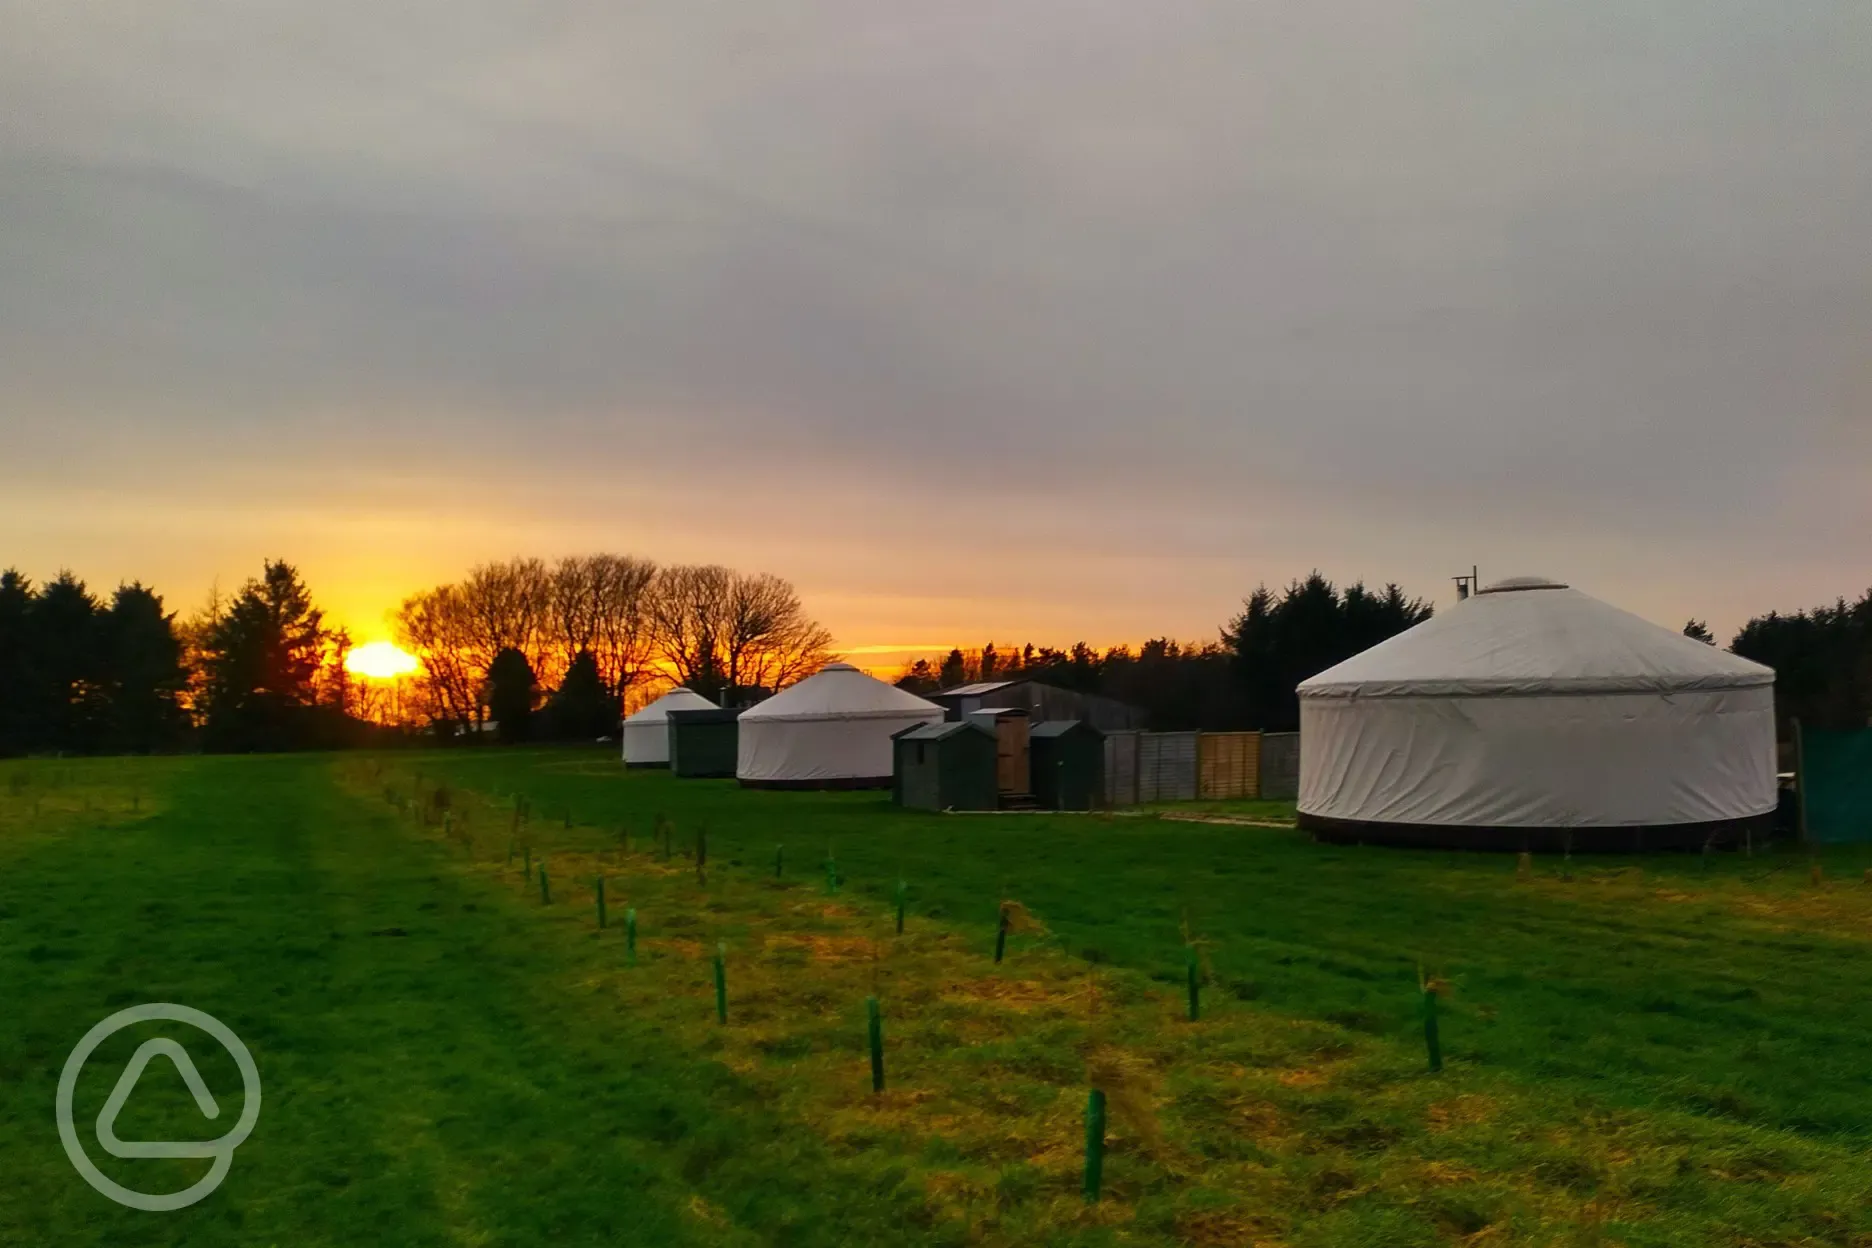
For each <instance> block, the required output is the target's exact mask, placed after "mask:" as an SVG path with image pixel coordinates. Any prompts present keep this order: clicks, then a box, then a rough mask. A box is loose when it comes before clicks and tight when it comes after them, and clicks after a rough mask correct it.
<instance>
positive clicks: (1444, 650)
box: [1299, 577, 1776, 852]
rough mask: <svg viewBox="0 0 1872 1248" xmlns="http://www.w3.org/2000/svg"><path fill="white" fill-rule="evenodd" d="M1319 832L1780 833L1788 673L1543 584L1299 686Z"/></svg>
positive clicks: (1503, 843) (1593, 837) (1591, 844)
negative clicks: (1779, 757) (1782, 711)
mask: <svg viewBox="0 0 1872 1248" xmlns="http://www.w3.org/2000/svg"><path fill="white" fill-rule="evenodd" d="M1299 694H1300V823H1301V826H1302V827H1304V828H1308V829H1310V830H1312V831H1313V832H1314V833H1315V834H1316V835H1318V836H1320V837H1321V838H1322V839H1328V840H1335V841H1363V842H1371V843H1392V844H1414V845H1441V846H1452V847H1458V848H1475V849H1507V850H1524V849H1531V850H1558V849H1564V848H1571V849H1573V850H1576V851H1579V852H1596V851H1609V850H1644V849H1663V848H1671V847H1685V848H1688V847H1700V846H1702V845H1704V844H1706V843H1709V842H1710V841H1711V840H1712V839H1713V840H1715V841H1717V842H1718V843H1721V842H1724V841H1728V840H1730V839H1738V840H1739V839H1740V837H1741V836H1742V835H1743V833H1745V832H1750V831H1753V832H1755V833H1756V834H1757V835H1765V833H1766V831H1767V830H1768V827H1769V826H1770V824H1771V822H1772V817H1773V813H1774V809H1775V801H1776V792H1775V715H1774V672H1773V670H1772V669H1770V668H1767V667H1763V666H1762V665H1760V664H1758V663H1752V662H1750V661H1748V660H1747V659H1743V658H1738V657H1737V656H1735V655H1733V654H1730V653H1728V652H1726V651H1723V650H1719V649H1717V648H1716V647H1714V646H1709V645H1705V644H1703V643H1702V642H1700V641H1697V640H1695V639H1693V638H1689V637H1685V636H1684V635H1683V634H1681V633H1678V632H1673V631H1672V630H1670V629H1668V628H1661V627H1659V626H1658V625H1656V624H1652V623H1651V622H1649V621H1648V620H1643V619H1640V618H1639V617H1637V616H1635V615H1632V614H1629V613H1628V612H1625V611H1621V610H1619V609H1618V608H1616V607H1613V606H1609V605H1607V604H1606V603H1603V602H1600V601H1599V600H1598V599H1596V598H1592V597H1589V596H1588V595H1586V594H1583V593H1581V592H1579V591H1578V590H1575V589H1571V588H1569V587H1567V586H1565V585H1562V584H1559V583H1556V582H1554V581H1550V580H1547V579H1545V578H1543V577H1520V578H1516V579H1514V580H1509V581H1503V582H1501V583H1500V584H1498V585H1492V586H1490V587H1488V588H1487V589H1484V590H1482V591H1480V592H1479V593H1476V594H1474V595H1473V596H1471V597H1470V598H1469V599H1468V600H1467V601H1465V602H1461V603H1458V604H1457V605H1456V607H1455V608H1454V609H1452V610H1449V611H1443V612H1439V613H1437V614H1436V615H1435V616H1433V617H1431V618H1430V619H1428V620H1426V621H1424V622H1423V623H1422V624H1419V625H1417V626H1416V627H1415V628H1412V629H1409V630H1407V631H1405V632H1403V633H1400V634H1398V635H1397V636H1395V637H1393V638H1391V639H1390V640H1388V641H1385V642H1383V643H1382V644H1380V645H1377V646H1373V647H1372V648H1371V649H1369V650H1367V651H1365V652H1364V653H1363V654H1359V655H1356V656H1355V657H1353V658H1351V659H1348V660H1347V661H1346V662H1344V663H1341V664H1339V665H1338V666H1337V667H1333V668H1329V669H1328V670H1326V671H1324V672H1321V673H1320V674H1319V675H1318V676H1315V677H1313V678H1312V679H1311V680H1308V681H1305V682H1303V683H1302V684H1301V685H1300V687H1299Z"/></svg>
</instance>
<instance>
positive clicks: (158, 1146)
mask: <svg viewBox="0 0 1872 1248" xmlns="http://www.w3.org/2000/svg"><path fill="white" fill-rule="evenodd" d="M158 1056H161V1057H166V1058H168V1059H169V1061H170V1062H171V1063H173V1064H174V1066H175V1068H176V1073H178V1074H180V1075H181V1076H182V1082H183V1083H184V1084H186V1085H187V1086H188V1090H189V1092H190V1093H191V1094H192V1095H193V1096H194V1097H195V1104H196V1105H197V1106H198V1107H199V1108H200V1109H201V1112H202V1115H203V1116H204V1117H206V1118H209V1119H214V1118H219V1117H220V1116H221V1107H220V1106H219V1105H217V1104H216V1103H215V1099H214V1094H213V1093H211V1092H210V1091H209V1090H208V1085H207V1084H206V1083H204V1082H203V1081H202V1077H201V1072H200V1071H199V1070H196V1069H195V1061H194V1059H193V1058H191V1057H189V1055H188V1050H187V1049H185V1048H183V1047H182V1046H181V1045H179V1044H177V1043H176V1042H175V1041H174V1040H149V1041H145V1042H144V1043H143V1045H142V1046H141V1047H139V1048H138V1049H137V1051H136V1053H135V1055H133V1056H132V1057H131V1058H130V1064H129V1065H128V1066H125V1067H124V1072H123V1074H121V1075H119V1076H118V1077H117V1086H116V1087H115V1088H112V1089H111V1094H110V1097H109V1099H107V1100H106V1101H105V1102H104V1108H103V1110H101V1111H100V1112H99V1113H98V1120H97V1135H98V1143H99V1144H101V1145H102V1146H103V1148H104V1151H105V1152H107V1153H109V1154H110V1155H111V1156H113V1157H213V1156H215V1154H216V1148H217V1146H218V1145H219V1144H220V1141H219V1140H208V1141H198V1142H173V1143H172V1142H162V1141H151V1142H144V1141H137V1140H132V1141H128V1142H126V1141H124V1140H120V1139H118V1138H117V1115H118V1114H120V1113H122V1112H123V1107H124V1105H125V1104H126V1103H127V1102H128V1101H129V1100H130V1094H131V1093H132V1092H134V1091H135V1090H136V1085H137V1081H138V1080H139V1079H141V1078H142V1077H143V1071H144V1069H145V1068H146V1067H148V1066H149V1064H150V1062H151V1061H152V1060H154V1059H155V1058H156V1057H158Z"/></svg>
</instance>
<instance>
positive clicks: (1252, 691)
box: [0, 556, 1872, 755]
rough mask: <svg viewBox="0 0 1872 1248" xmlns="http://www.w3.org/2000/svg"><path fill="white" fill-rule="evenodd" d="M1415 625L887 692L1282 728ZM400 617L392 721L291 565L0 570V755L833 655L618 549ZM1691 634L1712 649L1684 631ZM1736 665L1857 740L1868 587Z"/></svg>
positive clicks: (1337, 607)
mask: <svg viewBox="0 0 1872 1248" xmlns="http://www.w3.org/2000/svg"><path fill="white" fill-rule="evenodd" d="M425 613H426V614H425ZM1429 615H1430V606H1429V605H1428V604H1427V603H1426V602H1424V601H1423V600H1422V599H1417V598H1411V597H1408V596H1407V595H1406V594H1405V593H1404V591H1403V590H1401V589H1399V588H1398V587H1397V586H1396V585H1387V586H1385V588H1384V589H1383V590H1382V591H1372V590H1368V589H1366V588H1365V587H1364V586H1363V585H1359V584H1354V585H1351V586H1349V587H1347V588H1345V589H1343V590H1342V589H1339V588H1337V587H1335V586H1334V585H1333V584H1332V583H1331V582H1329V581H1327V580H1326V579H1325V578H1324V577H1323V576H1321V575H1320V574H1318V573H1314V574H1313V575H1311V576H1309V577H1307V578H1306V579H1305V580H1303V581H1296V582H1294V583H1293V584H1291V585H1289V586H1288V587H1287V588H1286V589H1285V590H1283V591H1280V592H1278V593H1276V592H1274V591H1272V590H1269V589H1267V588H1266V587H1265V586H1263V587H1262V588H1259V589H1257V590H1255V592H1254V593H1252V594H1251V595H1249V596H1248V598H1247V599H1246V600H1245V601H1244V602H1243V604H1242V608H1241V610H1240V611H1239V612H1238V613H1237V614H1236V615H1235V616H1234V617H1233V618H1231V619H1230V620H1228V621H1227V622H1226V623H1225V624H1224V625H1223V627H1222V628H1221V629H1220V631H1219V633H1218V636H1217V638H1216V639H1215V640H1213V641H1204V642H1180V641H1176V640H1172V639H1170V638H1157V639H1155V640H1153V641H1148V642H1146V643H1144V644H1143V645H1142V646H1140V647H1138V648H1136V649H1135V650H1134V649H1132V648H1131V647H1129V646H1115V647H1112V648H1110V649H1108V650H1103V651H1101V650H1097V649H1095V648H1093V647H1091V646H1088V645H1086V644H1085V643H1083V642H1081V643H1079V644H1076V645H1073V646H1069V647H1066V648H1065V649H1054V648H1051V647H1045V646H1033V645H1025V646H1021V647H1020V648H1018V649H1011V650H1001V649H998V648H997V647H995V646H994V645H992V644H991V645H987V646H984V647H982V648H981V649H979V650H974V649H969V650H965V649H962V648H960V647H958V648H956V649H954V650H951V651H950V652H949V653H948V654H947V655H945V656H941V657H933V658H928V659H919V660H917V661H916V662H914V663H912V664H910V665H908V666H907V667H906V668H905V670H904V672H903V675H902V676H901V678H900V681H899V683H900V684H902V685H903V686H904V687H906V688H909V689H912V690H915V691H917V692H926V693H927V692H934V691H935V690H937V689H941V688H948V687H953V686H955V685H960V684H965V683H968V682H972V681H979V680H1002V679H1012V678H1017V677H1031V678H1035V679H1039V680H1042V681H1045V682H1047V683H1049V684H1054V685H1059V686H1061V687H1064V688H1067V689H1074V690H1078V691H1081V692H1085V693H1093V694H1101V695H1104V696H1106V697H1111V698H1117V699H1119V700H1120V701H1124V702H1128V703H1131V704H1132V705H1135V706H1139V707H1142V708H1144V709H1145V710H1146V711H1148V712H1149V713H1150V715H1151V721H1152V724H1153V726H1154V727H1158V728H1164V729H1177V728H1197V729H1208V730H1226V729H1238V728H1259V729H1263V730H1266V731H1289V730H1292V729H1293V728H1295V727H1297V726H1298V723H1299V706H1298V699H1297V698H1296V697H1295V695H1294V686H1295V685H1297V684H1299V683H1300V682H1301V681H1303V680H1305V679H1306V678H1307V677H1309V676H1312V675H1314V674H1316V673H1318V672H1320V671H1323V670H1324V669H1326V668H1328V667H1330V666H1332V665H1333V664H1335V663H1338V662H1340V661H1341V660H1343V659H1346V658H1349V657H1351V656H1352V655H1354V654H1357V653H1359V652H1360V651H1362V650H1365V649H1367V648H1368V647H1370V646H1373V645H1376V644H1378V643H1379V642H1381V641H1383V640H1385V639H1386V638H1387V637H1391V636H1394V635H1395V634H1397V633H1400V632H1402V631H1404V630H1405V629H1407V628H1410V627H1411V626H1412V625H1414V624H1416V623H1418V622H1420V621H1422V620H1424V619H1427V618H1428V617H1429ZM401 620H402V622H403V624H404V629H403V630H402V635H403V638H404V640H405V642H406V644H408V645H409V646H410V648H411V649H412V650H414V651H415V652H416V654H417V657H418V658H419V659H421V661H422V662H423V665H424V667H423V671H422V672H421V673H419V674H418V675H417V676H416V677H414V678H413V679H412V682H411V683H412V685H413V687H414V692H415V695H416V696H415V698H414V699H413V704H412V706H411V707H409V708H405V710H404V711H402V712H401V713H387V712H386V708H385V705H384V703H383V702H382V701H381V699H382V697H383V694H384V689H383V687H382V686H367V685H364V684H363V683H362V682H359V681H357V680H356V679H355V678H353V677H351V676H349V675H348V674H347V672H346V670H345V658H346V655H347V654H348V653H349V651H350V647H351V642H350V638H349V637H348V636H347V635H346V634H345V633H344V631H343V630H341V629H340V630H334V629H331V628H328V627H327V626H326V623H325V618H324V614H323V612H322V611H320V609H319V608H318V606H317V605H316V603H315V602H314V600H313V597H312V594H311V592H310V590H309V589H308V588H307V586H306V585H305V583H304V581H303V580H302V579H301V578H300V576H299V573H298V571H297V570H296V569H295V568H294V567H293V566H292V565H291V564H289V563H286V562H285V561H283V560H272V561H268V562H267V563H266V564H265V565H264V568H263V571H262V574H261V575H260V576H259V577H257V578H255V579H253V580H251V581H248V582H247V583H246V584H245V585H243V586H242V587H241V589H240V590H239V592H237V593H236V594H234V595H233V596H232V597H231V598H223V597H222V596H221V595H220V594H218V593H216V594H211V595H210V596H209V599H208V602H207V603H206V604H205V605H204V606H203V607H202V608H201V610H200V611H198V612H197V613H195V614H194V615H193V616H191V617H189V618H187V619H179V618H178V616H177V614H176V613H175V612H173V611H170V610H168V609H167V608H166V607H165V605H164V602H163V599H162V597H161V596H160V595H159V594H157V593H156V592H155V591H154V590H151V589H149V588H147V587H145V586H143V585H141V584H138V583H132V584H128V585H122V586H119V587H118V588H117V589H116V591H115V592H113V593H112V594H110V595H109V596H108V597H103V596H101V595H99V594H95V593H93V592H92V591H91V590H90V589H89V588H87V587H86V585H85V583H84V582H83V581H81V580H79V579H78V578H77V577H76V576H74V575H73V574H71V573H69V572H62V573H60V574H59V575H58V576H57V577H56V578H54V579H53V580H51V581H48V582H47V583H45V584H44V585H42V586H35V585H34V584H33V583H32V582H31V581H30V580H28V579H27V578H26V577H24V576H22V575H21V574H20V573H18V572H17V571H7V572H4V573H0V755H17V754H28V753H55V752H56V753H67V754H84V753H150V752H160V751H172V750H182V749H207V750H217V751H254V750H291V749H307V748H336V747H343V746H351V745H360V744H365V743H371V742H381V741H384V740H387V739H390V736H394V735H396V733H395V732H394V731H393V730H392V729H391V728H386V727H385V726H384V724H385V722H390V723H392V724H393V725H394V728H395V729H397V730H401V732H402V733H403V734H404V735H407V734H408V733H409V732H411V731H413V730H416V729H433V730H435V731H436V732H437V733H438V734H439V735H442V736H444V737H448V736H455V735H459V734H461V733H462V732H463V730H464V729H470V728H472V727H474V726H475V725H483V726H485V725H488V724H492V725H494V726H495V735H496V736H497V738H498V739H500V740H504V741H559V740H563V741H590V740H592V739H594V738H596V737H601V736H607V735H610V734H611V733H613V732H614V731H615V730H616V726H617V721H618V717H619V715H620V713H621V710H622V707H623V702H624V698H625V696H626V695H627V694H630V693H632V691H633V690H635V691H637V692H639V693H642V691H643V690H646V689H650V688H652V687H654V686H656V685H657V684H658V683H659V681H661V682H665V683H666V682H667V680H668V679H669V676H670V674H671V673H676V674H677V675H678V676H680V677H686V678H688V679H689V680H690V682H691V683H693V684H696V685H701V686H704V687H711V688H724V687H730V686H733V685H738V684H746V685H747V687H748V688H750V689H752V688H757V687H763V688H774V687H779V686H781V685H784V684H786V683H789V682H790V681H792V680H796V679H798V678H799V677H801V676H803V675H807V674H810V672H811V671H813V670H815V669H816V668H817V666H818V665H820V664H821V663H823V662H824V661H826V660H827V659H828V658H829V657H831V651H830V641H831V639H830V636H829V635H828V634H826V632H825V630H823V629H822V628H820V627H819V626H818V625H817V624H816V623H814V622H813V621H812V620H811V619H810V618H809V617H807V616H806V615H805V613H804V611H803V609H802V608H801V607H800V604H799V601H798V598H797V596H796V595H794V593H793V591H792V587H791V586H790V585H787V584H786V583H785V582H784V581H781V580H779V579H778V578H774V577H767V576H744V575H742V574H740V573H735V572H731V571H728V570H726V569H721V568H714V567H707V568H671V569H659V568H656V567H655V566H654V565H650V564H648V563H647V562H646V561H641V560H634V559H629V558H625V557H615V556H594V557H591V558H588V559H570V560H562V561H560V563H558V564H557V565H551V566H548V565H545V564H542V563H539V562H538V561H514V562H513V563H510V564H505V565H487V566H485V567H483V568H477V569H475V571H474V572H473V574H471V576H470V578H469V579H468V580H467V581H465V582H463V583H462V585H461V586H444V587H442V588H441V589H438V590H434V591H429V592H428V593H426V594H423V595H418V596H417V597H416V598H413V599H411V600H410V602H409V603H406V604H405V605H404V609H403V613H402V616H401ZM412 620H414V624H412ZM425 629H427V630H429V631H430V633H432V634H433V635H424V630H425ZM1683 631H1684V633H1685V634H1686V635H1687V636H1691V637H1695V638H1698V639H1699V640H1702V641H1704V642H1707V643H1709V644H1711V645H1714V644H1715V638H1714V636H1713V635H1712V634H1711V633H1710V630H1709V628H1708V627H1707V625H1705V624H1704V623H1703V622H1702V621H1700V620H1694V619H1693V620H1691V621H1690V622H1689V623H1688V624H1686V625H1685V626H1684V630H1683ZM424 643H428V644H424ZM1730 649H1731V650H1733V651H1734V652H1735V653H1737V654H1740V655H1742V656H1744V657H1746V658H1751V659H1754V660H1756V661H1757V662H1761V663H1766V664H1768V665H1769V666H1771V667H1773V668H1774V669H1775V671H1776V674H1777V679H1776V685H1775V696H1776V702H1777V708H1778V713H1779V716H1780V719H1781V725H1782V730H1783V735H1784V737H1785V736H1786V734H1787V731H1788V727H1789V725H1790V723H1791V721H1792V720H1793V719H1795V718H1799V719H1800V720H1801V721H1802V722H1803V723H1805V724H1807V725H1810V726H1812V727H1816V728H1860V727H1866V726H1868V724H1872V590H1868V591H1867V592H1866V594H1865V595H1864V596H1863V597H1862V598H1860V599H1859V600H1858V601H1857V602H1852V603H1848V602H1847V601H1846V600H1844V599H1841V600H1839V601H1837V602H1836V603H1834V604H1833V605H1831V606H1823V607H1818V608H1814V609H1812V610H1806V611H1797V612H1794V613H1793V614H1787V615H1784V614H1781V613H1778V612H1770V613H1768V614H1767V615H1764V616H1759V617H1757V618H1755V619H1752V620H1750V621H1749V622H1748V623H1747V624H1746V625H1745V626H1743V628H1742V629H1741V631H1740V632H1739V633H1737V635H1736V637H1735V640H1734V641H1733V643H1732V644H1731V646H1730ZM711 680H712V681H713V686H711V685H710V681H711ZM457 686H459V688H457ZM386 734H390V736H386Z"/></svg>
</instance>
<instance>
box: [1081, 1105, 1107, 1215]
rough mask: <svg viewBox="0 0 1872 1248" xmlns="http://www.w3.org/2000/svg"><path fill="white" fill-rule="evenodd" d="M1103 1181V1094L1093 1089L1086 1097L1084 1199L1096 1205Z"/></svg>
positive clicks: (1089, 1203)
mask: <svg viewBox="0 0 1872 1248" xmlns="http://www.w3.org/2000/svg"><path fill="white" fill-rule="evenodd" d="M1104 1180H1105V1094H1104V1093H1103V1092H1101V1091H1099V1090H1098V1089H1097V1088H1093V1089H1092V1092H1091V1094H1090V1095H1089V1096H1087V1097H1086V1147H1085V1198H1086V1203H1087V1204H1088V1205H1096V1204H1097V1203H1098V1198H1099V1188H1100V1187H1101V1186H1102V1185H1103V1184H1104Z"/></svg>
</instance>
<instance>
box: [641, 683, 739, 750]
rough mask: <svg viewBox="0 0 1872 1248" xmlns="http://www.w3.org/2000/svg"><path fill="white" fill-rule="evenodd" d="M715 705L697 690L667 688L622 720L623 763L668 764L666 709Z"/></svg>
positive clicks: (687, 708) (678, 709)
mask: <svg viewBox="0 0 1872 1248" xmlns="http://www.w3.org/2000/svg"><path fill="white" fill-rule="evenodd" d="M718 709H720V708H718V707H717V706H716V705H715V704H714V703H713V702H711V701H709V700H708V699H707V698H705V697H703V696H702V695H701V694H699V693H694V692H691V691H690V690H688V689H681V688H678V689H672V690H670V691H669V692H668V693H666V694H664V695H663V696H662V697H660V698H658V699H657V700H656V701H654V702H652V703H651V704H650V705H649V706H646V707H644V708H643V710H641V711H638V712H637V713H636V714H635V715H632V716H631V717H630V718H628V719H626V720H625V721H624V765H625V766H626V767H667V766H669V716H670V712H671V711H713V710H718Z"/></svg>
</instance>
